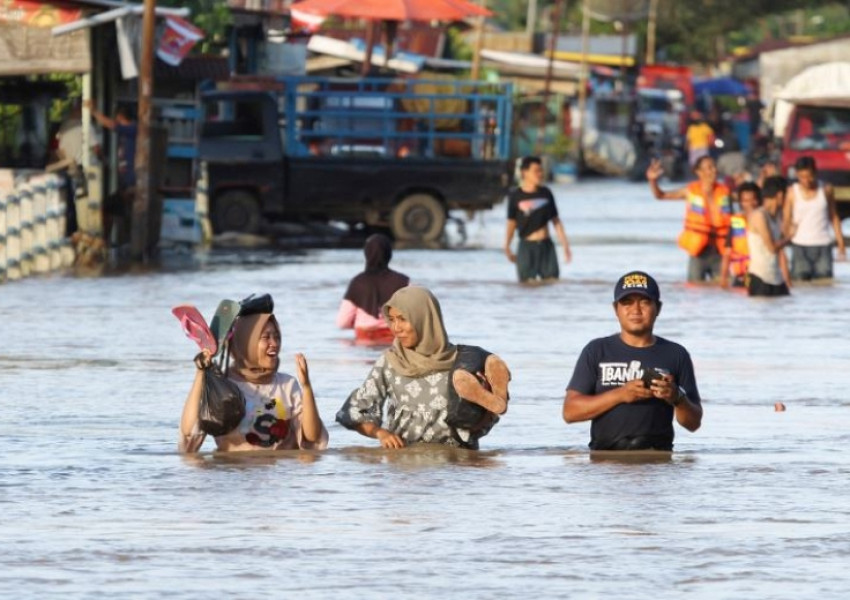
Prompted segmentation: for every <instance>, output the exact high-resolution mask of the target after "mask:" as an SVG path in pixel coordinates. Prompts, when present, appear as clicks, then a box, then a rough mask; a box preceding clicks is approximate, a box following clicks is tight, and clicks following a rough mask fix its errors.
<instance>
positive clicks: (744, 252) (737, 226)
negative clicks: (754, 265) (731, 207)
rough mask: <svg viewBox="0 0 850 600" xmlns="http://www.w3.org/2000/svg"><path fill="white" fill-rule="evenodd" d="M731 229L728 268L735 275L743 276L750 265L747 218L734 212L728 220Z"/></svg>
mask: <svg viewBox="0 0 850 600" xmlns="http://www.w3.org/2000/svg"><path fill="white" fill-rule="evenodd" d="M729 227H730V230H731V233H730V238H731V244H730V245H729V270H730V271H732V275H734V276H735V277H743V276H744V275H746V274H747V268H748V267H749V266H750V247H749V245H748V244H747V218H746V217H745V216H744V215H741V214H734V215H732V218H731V219H730V220H729Z"/></svg>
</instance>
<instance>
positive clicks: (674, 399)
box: [649, 375, 679, 406]
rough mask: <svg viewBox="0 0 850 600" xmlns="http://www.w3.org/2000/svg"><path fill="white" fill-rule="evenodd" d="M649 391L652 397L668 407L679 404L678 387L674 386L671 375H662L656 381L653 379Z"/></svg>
mask: <svg viewBox="0 0 850 600" xmlns="http://www.w3.org/2000/svg"><path fill="white" fill-rule="evenodd" d="M649 391H650V392H651V393H652V396H653V397H655V398H658V399H659V400H664V402H666V403H667V404H669V405H670V406H676V405H677V404H679V386H677V385H676V381H675V380H674V379H673V376H672V375H664V376H662V377H660V378H658V379H653V380H652V386H651V387H650V388H649Z"/></svg>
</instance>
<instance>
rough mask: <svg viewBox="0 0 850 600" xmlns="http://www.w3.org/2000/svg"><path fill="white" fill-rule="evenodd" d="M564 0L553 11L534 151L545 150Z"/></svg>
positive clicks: (556, 3)
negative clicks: (553, 73)
mask: <svg viewBox="0 0 850 600" xmlns="http://www.w3.org/2000/svg"><path fill="white" fill-rule="evenodd" d="M563 4H564V2H563V0H555V10H553V11H552V34H551V36H550V37H549V62H548V63H546V79H545V80H544V82H543V102H542V105H541V106H540V114H539V118H540V122H539V125H538V127H537V141H536V143H535V145H534V153H535V154H538V155H539V154H540V153H541V152H542V151H543V134H544V132H545V130H546V114H547V113H548V112H549V95H550V94H551V92H552V72H553V70H554V67H555V65H554V63H555V48H556V47H557V45H558V35H560V33H561V10H562V8H563Z"/></svg>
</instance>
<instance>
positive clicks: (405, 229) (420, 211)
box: [390, 194, 446, 242]
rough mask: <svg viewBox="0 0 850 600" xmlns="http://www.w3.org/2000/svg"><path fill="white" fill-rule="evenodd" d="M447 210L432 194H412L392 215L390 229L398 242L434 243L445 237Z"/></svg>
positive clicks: (398, 205) (397, 206)
mask: <svg viewBox="0 0 850 600" xmlns="http://www.w3.org/2000/svg"><path fill="white" fill-rule="evenodd" d="M445 225H446V209H445V208H444V207H443V205H442V204H440V201H439V200H437V199H436V198H435V197H434V196H431V195H430V194H411V195H409V196H406V197H405V198H404V199H403V200H402V201H401V202H399V203H398V204H397V205H396V206H395V208H393V212H392V214H391V215H390V229H391V230H392V232H393V235H394V236H395V238H396V239H398V240H405V241H418V242H434V241H437V240H439V239H440V237H441V236H442V235H443V227H445Z"/></svg>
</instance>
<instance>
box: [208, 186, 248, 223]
mask: <svg viewBox="0 0 850 600" xmlns="http://www.w3.org/2000/svg"><path fill="white" fill-rule="evenodd" d="M212 223H213V229H214V230H215V231H216V233H223V232H225V231H235V232H237V233H257V230H258V229H259V228H260V205H259V203H258V202H257V198H256V197H254V195H253V194H251V193H250V192H246V191H245V190H229V191H227V192H224V193H223V194H221V195H220V196H218V197H217V198H216V199H215V203H214V204H213V211H212Z"/></svg>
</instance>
